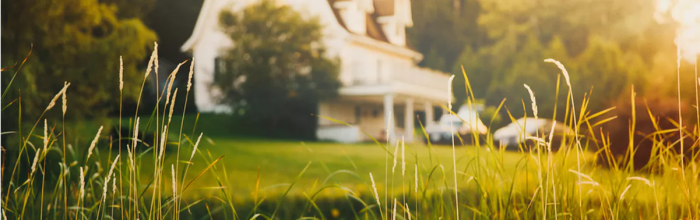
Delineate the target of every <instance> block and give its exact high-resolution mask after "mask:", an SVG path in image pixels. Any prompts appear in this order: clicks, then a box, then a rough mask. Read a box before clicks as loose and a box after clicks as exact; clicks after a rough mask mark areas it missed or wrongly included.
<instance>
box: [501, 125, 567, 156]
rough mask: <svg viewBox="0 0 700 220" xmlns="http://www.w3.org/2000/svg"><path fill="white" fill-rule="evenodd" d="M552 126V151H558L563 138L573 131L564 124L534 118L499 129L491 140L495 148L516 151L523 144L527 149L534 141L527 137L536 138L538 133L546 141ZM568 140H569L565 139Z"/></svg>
mask: <svg viewBox="0 0 700 220" xmlns="http://www.w3.org/2000/svg"><path fill="white" fill-rule="evenodd" d="M552 124H554V133H552V149H553V150H556V149H559V147H560V146H561V143H562V141H563V140H565V138H564V137H566V136H569V137H571V136H572V135H573V134H574V131H573V130H572V129H571V128H569V127H568V126H566V125H565V124H564V123H561V122H557V121H552V120H549V119H543V118H540V119H535V118H531V117H528V118H520V119H517V120H515V121H514V122H512V123H510V124H508V125H506V126H505V127H502V128H499V129H498V130H496V132H494V133H493V140H494V142H495V144H496V145H497V146H502V147H506V148H510V149H518V146H519V145H520V144H525V146H527V147H532V146H534V144H535V141H534V140H532V139H531V138H529V137H536V136H537V134H538V132H539V137H540V138H542V139H543V140H545V141H548V138H549V133H550V132H551V131H552ZM567 139H569V140H570V138H567Z"/></svg>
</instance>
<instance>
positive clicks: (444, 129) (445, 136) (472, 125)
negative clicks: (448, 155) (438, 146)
mask: <svg viewBox="0 0 700 220" xmlns="http://www.w3.org/2000/svg"><path fill="white" fill-rule="evenodd" d="M425 131H426V133H428V137H429V138H426V140H425V141H426V142H427V141H430V143H450V144H451V142H452V134H455V135H459V136H460V137H462V138H463V139H464V138H467V139H469V138H471V137H472V134H473V133H478V134H480V135H486V132H487V131H488V129H487V128H486V125H484V123H483V122H481V119H479V116H478V113H477V112H476V111H473V110H471V108H469V106H466V105H464V106H462V107H461V108H460V109H459V111H458V112H457V115H451V114H445V115H442V116H441V117H440V121H438V123H437V124H433V125H431V126H428V127H426V128H425ZM455 140H457V141H456V142H455V143H457V142H459V141H458V138H455Z"/></svg>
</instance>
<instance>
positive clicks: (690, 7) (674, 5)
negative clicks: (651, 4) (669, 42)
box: [655, 0, 700, 63]
mask: <svg viewBox="0 0 700 220" xmlns="http://www.w3.org/2000/svg"><path fill="white" fill-rule="evenodd" d="M656 10H657V11H656V12H657V13H656V15H655V18H656V20H657V21H658V22H666V19H665V18H666V17H668V15H670V17H671V19H673V21H672V22H674V23H676V24H678V29H677V30H676V39H675V44H676V46H678V47H679V48H680V53H681V57H682V58H683V59H684V60H686V61H688V62H690V63H695V61H696V59H697V57H698V55H700V0H657V2H656Z"/></svg>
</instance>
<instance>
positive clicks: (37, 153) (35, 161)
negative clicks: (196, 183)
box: [29, 149, 42, 179]
mask: <svg viewBox="0 0 700 220" xmlns="http://www.w3.org/2000/svg"><path fill="white" fill-rule="evenodd" d="M41 151H42V149H37V150H36V155H35V156H34V162H32V172H31V173H30V174H29V178H30V179H31V178H32V176H34V172H35V171H36V165H37V164H38V163H39V155H40V154H41Z"/></svg>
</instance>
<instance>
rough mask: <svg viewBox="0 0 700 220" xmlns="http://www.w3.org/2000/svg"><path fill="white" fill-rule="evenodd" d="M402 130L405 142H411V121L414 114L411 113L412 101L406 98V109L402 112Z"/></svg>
mask: <svg viewBox="0 0 700 220" xmlns="http://www.w3.org/2000/svg"><path fill="white" fill-rule="evenodd" d="M404 117H405V119H404V123H405V124H404V126H403V127H404V130H405V133H406V134H404V135H406V136H405V138H406V142H413V132H414V131H413V119H414V117H416V115H415V113H414V112H413V99H411V98H408V99H406V109H405V111H404Z"/></svg>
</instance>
